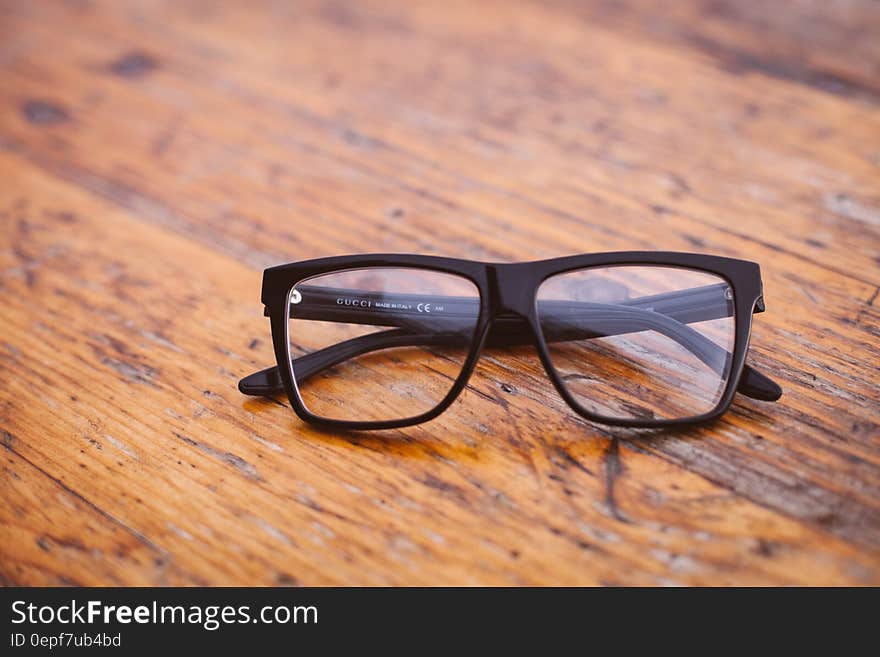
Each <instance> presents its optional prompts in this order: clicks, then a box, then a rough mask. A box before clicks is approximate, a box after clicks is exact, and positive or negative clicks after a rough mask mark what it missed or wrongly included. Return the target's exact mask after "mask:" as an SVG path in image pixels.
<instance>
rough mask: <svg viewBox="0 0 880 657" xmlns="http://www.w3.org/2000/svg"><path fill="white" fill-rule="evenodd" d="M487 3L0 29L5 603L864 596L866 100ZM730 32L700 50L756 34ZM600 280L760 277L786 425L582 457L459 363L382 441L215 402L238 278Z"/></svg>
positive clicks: (102, 17) (672, 44) (8, 24)
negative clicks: (543, 589)
mask: <svg viewBox="0 0 880 657" xmlns="http://www.w3.org/2000/svg"><path fill="white" fill-rule="evenodd" d="M509 5H510V3H506V4H504V5H502V4H501V3H486V4H485V5H481V10H480V11H481V12H482V13H481V14H480V16H481V17H483V18H484V20H473V9H472V7H470V6H466V5H465V4H458V3H453V4H450V5H447V6H444V8H443V10H442V11H440V10H438V9H437V7H436V6H433V7H432V6H430V5H418V6H410V5H407V6H406V7H405V8H403V7H401V6H395V5H385V4H367V3H365V4H363V5H361V4H358V5H352V6H347V7H346V8H340V7H339V6H338V5H336V4H327V3H305V4H302V5H299V6H298V8H297V9H296V11H295V12H293V13H291V12H289V11H288V10H285V9H281V10H278V13H275V14H269V13H265V12H254V11H252V10H251V9H252V7H251V4H250V3H248V4H247V5H245V4H233V3H230V4H224V5H223V6H217V7H215V8H212V9H211V11H208V12H205V11H201V10H199V11H194V10H193V8H192V7H191V6H189V5H178V4H176V3H175V4H172V3H148V4H147V5H144V6H140V7H133V6H122V5H117V4H115V3H96V4H95V5H90V6H85V5H82V6H81V5H66V4H65V5H61V4H57V5H56V4H51V5H49V4H47V5H45V6H41V7H40V8H38V9H37V8H35V7H34V6H31V5H27V4H23V3H20V4H13V5H4V6H3V7H2V9H0V12H2V13H0V35H2V39H0V67H2V71H3V73H2V74H3V79H4V81H5V82H6V84H5V85H2V86H0V98H2V99H3V101H4V102H3V103H0V151H2V153H3V154H2V155H0V179H3V180H4V181H6V182H7V184H5V185H3V186H0V210H2V215H0V220H2V225H3V228H4V235H3V237H2V241H0V248H2V254H0V271H2V272H3V276H2V278H0V285H2V287H0V289H2V290H3V293H4V300H3V302H2V303H0V321H2V323H3V324H2V326H3V332H2V334H0V337H2V340H0V347H2V348H0V371H2V378H3V380H4V392H3V394H2V396H0V421H2V424H0V427H2V429H3V430H4V431H5V432H6V433H5V434H4V435H5V436H8V437H9V438H8V440H6V441H5V442H6V443H7V444H6V452H5V453H4V455H5V456H8V459H9V461H8V462H9V464H10V465H9V466H8V467H7V472H9V473H12V474H14V475H15V476H16V477H19V479H18V480H17V481H21V482H25V483H20V484H18V485H15V486H12V483H11V479H10V482H9V485H10V486H12V488H10V490H11V491H13V496H14V497H15V499H16V500H19V499H20V500H21V502H20V503H18V502H12V503H10V504H9V505H8V507H4V508H3V509H0V514H2V518H3V521H2V523H0V527H2V528H3V529H2V531H4V532H9V533H12V532H13V531H14V532H15V534H14V543H10V544H14V545H15V546H16V547H15V551H14V554H16V555H18V554H21V555H22V556H21V557H17V558H16V559H15V560H13V561H12V562H10V563H11V565H10V566H9V567H8V568H4V569H3V570H0V575H2V576H3V577H4V578H5V579H7V580H9V581H10V582H12V583H28V582H34V583H37V582H43V583H48V582H62V581H65V579H64V578H67V579H69V580H70V581H84V582H87V583H91V582H97V581H103V582H117V581H123V582H126V583H142V582H153V583H167V582H171V583H176V582H187V583H212V584H213V583H267V584H271V583H289V582H297V583H307V584H338V583H365V584H379V583H381V584H385V583H425V584H430V583H499V584H506V583H603V582H604V583H716V584H717V583H843V582H852V583H876V582H877V581H880V577H878V570H880V565H878V561H880V494H878V493H880V483H878V482H880V476H878V474H880V430H878V427H880V395H878V385H877V384H878V378H877V370H876V362H878V361H880V347H878V342H877V336H878V335H880V311H878V309H877V302H876V299H877V292H878V284H880V276H878V268H877V263H878V262H880V239H878V228H877V226H878V222H877V220H876V217H877V216H880V215H878V214H877V213H878V209H877V198H876V189H877V183H878V182H880V177H878V171H877V169H878V163H880V160H878V159H877V154H876V152H875V151H876V143H877V139H876V138H877V136H878V135H880V116H878V111H877V108H876V105H875V103H873V101H872V97H871V94H872V93H873V92H872V91H871V89H870V85H869V84H867V83H866V82H865V81H864V79H863V78H864V76H863V74H862V71H863V69H862V68H860V66H862V65H861V64H858V63H856V64H853V65H852V66H851V67H850V68H846V62H845V60H844V58H838V59H837V60H835V61H832V60H831V59H821V58H818V59H816V58H813V59H811V60H810V62H809V66H808V68H809V70H810V71H814V72H815V71H820V72H821V71H825V72H829V73H828V75H832V73H831V72H833V74H834V75H839V76H841V77H845V78H846V80H848V81H849V82H850V83H851V86H852V93H849V92H847V93H840V90H839V89H827V88H824V87H823V85H822V84H810V83H808V82H810V80H813V81H815V80H816V79H817V78H815V76H814V77H813V78H810V77H809V75H807V74H806V73H805V74H804V75H800V74H799V75H789V76H785V75H773V74H772V73H773V71H772V70H771V71H768V70H763V71H762V70H761V69H760V67H757V69H756V70H754V71H752V72H751V73H749V74H748V75H745V76H744V75H743V74H742V71H741V70H732V69H731V68H730V67H729V66H727V67H726V66H724V65H723V64H724V63H723V62H720V63H719V61H714V60H707V58H706V57H705V52H704V51H702V50H701V49H700V47H699V44H695V43H694V42H693V41H688V40H687V39H684V38H683V37H681V36H680V35H678V34H677V33H676V32H675V31H674V30H673V31H671V33H672V34H673V37H669V36H668V35H667V34H665V33H664V34H661V35H658V34H656V33H649V32H650V31H646V29H645V28H644V26H643V25H641V24H637V25H635V26H634V25H633V22H632V21H631V20H630V18H631V17H632V16H635V15H637V14H635V13H627V12H623V13H622V14H621V15H617V14H607V15H606V18H607V20H604V21H596V22H595V24H584V22H583V21H582V20H581V19H582V18H583V14H582V13H581V12H579V11H577V10H575V9H572V8H571V7H567V6H564V5H555V6H550V7H547V6H542V5H538V4H535V3H517V4H516V11H513V10H509V9H507V8H506V7H508V6H509ZM637 5H638V3H633V5H632V6H633V7H636V6H637ZM698 9H700V8H699V7H697V8H696V9H695V8H694V5H692V4H689V5H687V7H685V8H682V9H678V10H676V13H675V14H674V15H673V16H672V17H671V18H670V20H671V21H673V22H674V21H679V23H681V22H684V21H685V19H686V18H688V17H692V16H694V15H697V14H695V13H694V12H697V13H698V14H699V15H702V13H700V12H702V9H700V11H699V12H698V11H697V10H698ZM645 11H647V10H645ZM603 15H605V14H603ZM644 15H649V13H648V14H638V16H644ZM620 16H623V17H624V18H623V19H621V18H620ZM679 16H680V18H679ZM573 17H579V18H578V20H572V18H573ZM624 19H625V20H624ZM712 20H715V19H712ZM733 22H734V23H736V24H735V25H733V26H731V25H730V23H729V22H727V23H725V22H724V20H722V21H721V23H723V24H725V25H728V28H729V31H728V32H724V35H725V36H724V38H723V39H722V38H721V37H718V36H717V35H716V37H717V38H718V39H719V40H720V41H722V42H723V41H724V39H728V40H730V41H731V42H732V41H733V40H735V39H738V38H739V37H738V36H737V35H738V34H740V32H747V31H748V30H749V29H750V28H748V27H743V25H741V24H739V23H738V22H737V21H733ZM748 22H749V21H746V23H748ZM74 23H75V24H76V26H77V29H76V30H69V29H62V27H66V26H68V25H70V24H74ZM676 24H678V23H676ZM535 26H541V29H540V30H537V31H536V29H535ZM795 28H796V25H795ZM719 29H720V28H719ZM834 29H837V28H829V30H831V31H833V30H834ZM828 38H829V39H830V38H831V37H830V36H829V37H828ZM741 43H744V45H743V47H744V48H751V49H754V48H755V47H756V46H755V44H754V43H749V42H748V40H747V39H745V40H744V41H742V42H741ZM50 44H51V46H50ZM254 44H259V47H254ZM548 44H553V47H552V48H551V47H549V45H548ZM860 47H861V48H862V49H863V51H864V52H869V51H870V46H860ZM866 49H867V50H866ZM791 52H792V51H791V49H790V48H789V49H788V50H786V53H788V54H786V53H781V54H780V53H776V54H774V57H780V58H782V60H783V61H788V60H787V59H786V58H790V57H791V56H792V55H791ZM402 55H404V56H402ZM835 62H836V63H835ZM841 62H842V63H841ZM785 65H786V66H789V64H785ZM823 74H824V73H823ZM817 75H818V74H817ZM804 76H806V77H804ZM795 108H796V110H797V111H796V112H795V111H794V109H795ZM452 217H454V220H450V218H452ZM626 248H673V249H681V250H701V251H709V252H715V253H723V254H728V255H735V256H739V257H746V258H752V259H756V260H758V261H759V262H761V263H762V265H763V269H764V279H765V287H766V297H767V302H768V312H767V313H765V314H763V315H759V316H758V317H756V325H755V331H754V336H753V348H752V356H751V360H752V361H753V362H755V363H757V364H758V365H759V366H761V367H763V368H765V369H769V370H771V371H772V372H773V373H774V375H775V376H776V377H777V378H779V379H780V381H781V382H782V384H783V386H784V388H785V392H786V394H785V396H784V397H783V400H782V401H781V403H779V404H775V405H773V406H768V405H764V404H761V403H759V402H753V401H749V400H738V402H737V404H736V405H735V407H734V409H733V410H732V412H731V413H729V414H728V416H726V418H725V419H724V420H723V421H721V422H719V423H717V424H715V425H713V426H711V427H705V428H701V429H696V430H692V431H687V432H679V433H675V434H666V435H663V434H660V435H653V434H649V435H645V434H644V433H638V432H622V431H610V430H607V429H605V428H603V427H598V426H594V425H590V424H588V423H586V422H583V421H581V420H579V419H577V418H575V417H573V416H572V415H571V414H570V412H569V411H568V409H567V408H566V407H565V406H564V404H563V403H562V402H561V400H559V399H558V397H557V396H556V395H555V393H554V392H553V391H552V390H550V389H549V387H548V385H547V383H546V379H545V376H544V374H543V372H542V371H541V369H540V366H539V364H538V363H537V361H536V359H535V357H534V355H533V354H532V353H531V351H529V350H514V351H509V352H492V353H488V354H486V357H485V358H484V361H483V363H482V364H481V366H480V367H479V369H478V372H477V373H476V375H475V377H474V379H473V381H472V384H471V386H470V389H469V391H468V392H467V393H466V394H465V395H464V396H463V398H462V400H461V401H460V402H459V403H457V404H456V405H455V406H454V407H453V408H452V409H450V411H449V412H447V413H446V414H444V415H443V416H441V418H440V419H438V420H436V421H435V422H432V423H431V424H429V425H425V426H422V427H417V428H414V429H408V430H401V431H395V432H389V433H388V434H378V435H370V434H366V435H358V436H351V435H332V434H327V433H321V432H317V431H314V430H312V429H310V428H308V427H306V426H305V425H303V424H302V423H300V422H299V420H297V419H296V418H295V416H293V414H292V413H291V412H290V410H289V409H288V408H284V407H283V405H282V404H279V403H276V402H275V401H259V400H256V401H255V400H245V399H243V398H241V397H240V396H239V395H238V393H237V391H235V389H234V384H235V381H236V379H237V378H238V377H239V376H241V375H243V374H246V373H248V372H249V371H250V370H251V369H252V368H255V367H263V366H265V365H267V364H269V363H270V362H272V355H271V348H270V344H269V341H268V327H267V326H266V324H265V322H264V321H263V320H262V319H261V317H260V307H259V304H258V303H257V301H258V291H259V271H258V270H259V269H260V268H262V267H263V266H266V265H268V264H275V263H277V262H280V261H285V260H291V259H294V258H300V257H308V256H313V255H325V254H328V253H339V252H358V251H384V250H405V251H422V252H435V253H437V252H439V253H446V254H452V255H464V256H470V257H478V258H492V259H505V260H507V259H528V258H535V257H541V256H547V255H558V254H561V253H566V252H573V251H597V250H611V249H626ZM192 263H198V265H197V266H194V265H193V264H192ZM47 308H49V309H51V311H50V313H49V314H47V313H46V311H45V309H47ZM10 445H13V446H12V447H10ZM7 453H8V454H7ZM59 486H60V487H61V489H62V490H63V491H67V492H65V493H63V495H68V496H69V495H73V496H74V497H76V496H80V497H78V498H76V499H79V500H80V501H79V502H78V503H77V502H74V504H75V505H76V504H79V506H76V508H77V509H82V514H80V513H77V514H72V515H71V516H70V517H65V518H58V519H57V520H56V519H55V518H54V516H53V519H52V523H55V522H58V523H59V524H60V525H61V527H63V528H64V532H63V533H62V534H58V535H59V536H62V537H63V536H68V537H70V536H77V535H90V534H89V533H90V532H92V531H93V529H92V528H98V529H94V533H95V534H96V537H95V538H94V541H93V543H94V546H95V547H94V549H93V550H92V552H90V553H89V554H92V556H91V557H90V556H89V554H87V552H88V551H87V550H78V551H76V552H75V553H72V552H71V551H70V550H63V549H57V550H54V551H50V552H49V553H47V554H46V553H45V550H43V549H42V548H41V547H40V545H39V544H38V540H39V537H41V536H54V535H55V534H52V533H51V532H49V530H48V529H47V527H49V525H48V524H47V523H48V520H46V519H45V518H44V517H43V516H40V515H39V514H36V513H31V511H30V508H31V507H33V506H34V505H35V504H37V500H49V499H51V494H52V493H51V491H54V490H56V489H57V488H58V487H59ZM90 505H91V506H90ZM22 508H24V509H27V510H28V513H27V515H25V516H21V515H19V514H20V512H21V509H22ZM81 515H82V517H80V516H81ZM13 528H15V529H13ZM138 537H143V539H144V540H145V541H146V542H144V541H140V542H139V540H140V539H139V538H138ZM2 538H5V536H0V539H2ZM62 540H66V539H62ZM4 542H5V541H4ZM43 542H44V543H46V541H45V540H44V541H43ZM80 544H82V545H86V546H88V545H91V544H92V543H91V539H90V541H81V543H80ZM117 544H124V545H125V546H127V547H126V550H130V551H131V554H133V555H134V556H130V555H128V556H126V555H122V556H118V558H117V557H115V556H112V555H111V554H110V553H111V552H113V548H111V547H108V546H110V545H114V546H115V545H117ZM78 545H79V544H78ZM38 551H39V552H38ZM32 553H33V554H32ZM114 554H115V553H114ZM126 554H127V553H126ZM108 555H109V556H108ZM157 555H158V556H157ZM157 558H158V559H160V561H161V564H159V565H157V564H156V563H153V562H151V559H152V560H155V559H157ZM89 559H92V560H93V561H94V564H93V565H87V563H88V560H89ZM105 561H106V562H105ZM89 569H90V570H89ZM87 570H88V572H85V571H87ZM126 573H128V574H126Z"/></svg>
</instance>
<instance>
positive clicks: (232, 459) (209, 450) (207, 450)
mask: <svg viewBox="0 0 880 657" xmlns="http://www.w3.org/2000/svg"><path fill="white" fill-rule="evenodd" d="M174 435H175V436H176V437H177V438H178V439H179V440H182V441H183V442H185V443H186V444H187V445H191V446H193V447H195V448H196V449H197V450H199V451H200V452H202V453H203V454H207V455H208V456H210V457H212V458H215V459H219V460H220V461H222V462H223V463H226V464H228V465H231V466H232V467H234V468H235V469H236V470H238V471H239V472H240V473H241V474H243V475H244V476H245V477H247V478H248V479H253V480H254V481H262V477H260V475H259V473H258V472H257V469H256V468H255V467H254V466H253V465H251V464H250V463H248V462H247V461H245V460H244V459H243V458H241V457H240V456H238V455H236V454H233V453H232V452H224V451H223V450H221V449H217V448H216V447H211V445H208V444H206V443H203V442H200V441H198V440H193V439H192V438H189V437H187V436H184V435H182V434H179V433H177V432H174Z"/></svg>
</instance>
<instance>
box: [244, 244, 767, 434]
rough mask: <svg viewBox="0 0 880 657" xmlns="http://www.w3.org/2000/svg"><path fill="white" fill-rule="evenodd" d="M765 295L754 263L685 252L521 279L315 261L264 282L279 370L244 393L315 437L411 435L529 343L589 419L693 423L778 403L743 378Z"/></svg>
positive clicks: (470, 266)
mask: <svg viewBox="0 0 880 657" xmlns="http://www.w3.org/2000/svg"><path fill="white" fill-rule="evenodd" d="M762 294H763V292H762V284H761V273H760V269H759V267H758V265H757V264H755V263H753V262H747V261H744V260H733V259H730V258H720V257H715V256H707V255H696V254H686V253H663V252H627V253H601V254H589V255H577V256H570V257H565V258H556V259H553V260H543V261H540V262H525V263H513V264H489V263H481V262H473V261H468V260H456V259H450V258H440V257H433V256H421V255H400V254H396V255H353V256H339V257H331V258H321V259H318V260H308V261H305V262H298V263H292V264H287V265H281V266H278V267H272V268H270V269H267V270H266V271H265V272H264V273H263V291H262V301H263V304H264V305H265V314H266V315H267V316H268V317H269V318H270V320H271V326H272V341H273V344H274V348H275V356H276V359H277V366H276V367H270V368H268V369H265V370H262V371H260V372H256V373H254V374H251V375H250V376H247V377H245V378H244V379H242V380H241V381H240V382H239V384H238V387H239V390H241V392H243V393H244V394H246V395H262V396H274V395H277V394H279V393H282V392H286V393H287V396H288V398H289V399H290V403H291V405H292V406H293V409H294V411H295V412H296V414H297V415H298V416H299V417H300V418H302V419H303V420H306V421H308V422H312V423H316V424H321V425H325V426H331V427H336V428H344V429H386V428H393V427H402V426H408V425H413V424H418V423H420V422H425V421H427V420H430V419H432V418H434V417H436V416H437V415H439V414H440V413H442V412H443V411H444V410H445V409H446V408H448V407H449V405H450V404H451V403H452V402H453V401H454V400H455V398H456V397H457V396H458V395H459V393H460V392H461V391H462V389H464V387H465V385H466V384H467V381H468V378H469V377H470V375H471V373H472V372H473V369H474V366H475V365H476V363H477V360H478V359H479V356H480V352H481V351H482V349H483V348H484V347H511V346H521V345H530V344H531V345H534V347H535V348H536V349H537V352H538V356H539V357H540V360H541V363H542V364H543V367H544V370H545V371H546V373H547V375H548V376H549V377H550V381H551V382H552V383H553V385H554V386H555V388H556V390H557V391H558V392H559V394H560V395H561V396H562V398H563V399H564V400H565V401H566V402H567V403H568V405H569V406H570V407H571V408H572V409H573V410H574V411H575V412H576V413H577V414H579V415H581V416H583V417H585V418H587V419H588V420H592V421H596V422H600V423H604V424H609V425H616V426H630V427H665V426H676V425H689V424H695V423H699V422H705V421H708V420H713V419H715V418H717V417H719V416H720V415H721V414H723V413H724V412H725V411H726V410H727V409H728V407H729V406H730V403H731V401H732V399H733V396H734V394H735V393H736V392H739V393H742V394H744V395H746V396H747V397H751V398H753V399H760V400H764V401H776V400H777V399H779V397H780V396H781V394H782V390H781V389H780V387H779V386H778V385H777V384H776V383H774V382H773V381H771V380H770V379H769V378H767V377H766V376H764V375H763V374H760V373H759V372H757V371H756V370H754V369H753V368H751V367H750V366H748V365H746V364H745V360H746V351H747V350H748V345H749V333H750V331H751V320H752V314H753V313H757V312H763V310H764V300H763V296H762Z"/></svg>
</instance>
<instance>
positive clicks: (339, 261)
mask: <svg viewBox="0 0 880 657" xmlns="http://www.w3.org/2000/svg"><path fill="white" fill-rule="evenodd" d="M639 265H647V266H661V267H664V266H665V267H674V268H679V269H691V270H697V271H701V272H706V273H709V274H714V275H716V276H718V277H720V278H721V279H723V280H724V281H726V282H727V283H728V284H729V285H730V288H731V289H732V291H733V304H734V323H735V335H734V347H733V352H732V356H731V369H730V376H729V377H728V380H727V383H726V386H725V389H724V392H723V394H722V395H721V398H720V399H719V401H718V402H717V404H716V405H715V407H714V408H713V409H712V410H711V411H709V412H707V413H703V414H701V415H696V416H692V417H688V418H681V419H677V418H674V419H650V418H649V419H640V418H614V417H606V416H602V415H599V414H596V413H592V412H590V411H589V410H587V409H586V408H584V407H583V406H582V405H581V404H580V403H579V402H578V401H577V400H576V399H575V398H574V396H573V395H572V394H571V393H570V392H569V391H568V389H567V388H566V386H565V383H564V382H563V380H562V377H561V376H560V375H559V373H558V372H557V371H556V368H555V367H554V366H553V363H552V361H551V357H550V351H549V348H548V346H547V341H546V339H545V338H544V333H543V331H542V328H541V322H540V319H539V316H538V311H537V293H538V289H539V288H540V286H541V284H542V283H543V282H544V281H545V280H547V279H548V278H550V277H553V276H556V275H559V274H563V273H566V272H572V271H579V270H583V269H589V268H595V267H609V266H639ZM376 267H385V268H388V267H393V268H413V269H420V270H429V271H435V272H442V273H446V274H453V275H457V276H460V277H462V278H464V279H467V280H469V281H470V282H472V283H473V284H474V285H475V286H476V288H477V290H478V291H479V295H480V311H479V316H478V318H477V322H476V326H475V328H474V334H473V335H474V337H473V339H472V341H471V346H470V350H469V352H468V354H467V357H466V358H465V361H464V364H463V365H462V368H461V372H460V373H459V375H458V377H457V378H456V380H455V382H454V383H453V385H452V387H451V388H450V390H449V392H448V393H447V394H446V396H445V397H444V398H443V399H442V400H441V401H440V402H439V403H438V404H437V405H436V406H435V407H434V408H432V409H431V410H429V411H426V412H424V413H421V414H419V415H415V416H412V417H409V418H401V419H394V420H378V421H364V422H360V421H352V420H333V419H331V418H326V417H322V416H319V415H315V414H314V413H312V412H311V411H309V410H308V408H307V407H306V405H305V404H304V403H303V401H302V399H301V397H300V395H299V392H298V390H297V386H296V382H295V379H294V376H293V366H292V358H291V354H290V349H289V335H288V330H289V317H290V315H289V313H290V305H289V304H290V301H289V297H290V294H291V292H292V291H293V289H294V287H295V286H296V285H297V284H299V283H302V282H304V281H305V280H307V279H309V278H313V277H315V276H319V275H322V274H329V273H338V272H342V271H346V270H355V269H368V268H376ZM261 300H262V302H263V304H264V306H265V309H266V314H267V315H268V317H269V319H270V324H271V330H272V342H273V346H274V351H275V358H276V360H277V365H278V375H279V378H280V382H281V384H282V386H283V389H284V391H285V392H286V393H287V397H288V399H289V400H290V404H291V406H292V408H293V410H294V412H295V413H296V414H297V416H299V417H300V418H301V419H302V420H304V421H306V422H310V423H312V424H315V425H319V426H324V427H327V428H333V429H343V430H371V429H393V428H399V427H406V426H412V425H415V424H421V423H423V422H427V421H429V420H432V419H433V418H435V417H437V416H438V415H440V414H441V413H443V412H444V411H445V410H446V409H447V408H449V406H450V405H451V404H452V403H453V402H454V401H455V399H456V398H457V397H458V396H459V395H460V394H461V391H462V390H463V389H464V388H465V386H466V385H467V383H468V380H469V379H470V377H471V374H472V373H473V370H474V368H475V366H476V364H477V361H478V360H479V358H480V354H481V352H482V350H483V348H484V346H485V344H486V340H487V337H488V336H489V334H490V329H491V328H492V326H493V323H496V322H497V320H499V319H510V318H517V319H519V320H520V321H524V322H525V323H526V324H527V326H528V327H529V329H530V331H531V333H532V337H533V344H534V346H535V348H536V350H537V352H538V356H539V358H540V360H541V363H542V365H543V367H544V370H545V372H546V373H547V376H548V377H549V378H550V380H551V381H552V383H553V386H554V387H555V388H556V390H557V391H558V392H559V394H560V395H561V397H562V398H563V399H564V400H565V402H566V403H567V404H568V405H569V407H570V408H571V409H572V410H573V411H575V413H577V414H578V415H580V416H581V417H584V418H586V419H588V420H590V421H592V422H598V423H601V424H605V425H610V426H621V427H634V428H663V427H684V426H689V425H697V424H701V423H705V422H709V421H712V420H715V419H717V418H718V417H720V416H721V415H723V414H724V413H725V412H726V411H727V410H728V408H729V407H730V404H731V403H732V401H733V397H734V395H735V394H736V392H737V389H738V388H739V387H740V383H741V379H742V377H743V371H744V369H747V370H748V373H747V374H748V376H747V379H748V381H747V384H748V388H749V390H750V392H749V393H747V394H748V396H750V397H753V398H756V399H763V400H765V401H775V400H776V399H778V398H779V396H780V395H781V392H782V391H781V389H780V388H779V386H778V385H776V384H775V383H774V382H772V381H771V380H770V379H768V378H767V377H765V376H764V375H762V374H760V373H758V372H756V371H755V370H753V369H752V368H749V367H748V366H746V363H745V361H746V354H747V352H748V347H749V339H750V334H751V323H752V315H753V314H754V313H757V312H763V311H764V301H763V286H762V281H761V272H760V267H759V265H758V264H757V263H754V262H750V261H746V260H737V259H733V258H725V257H721V256H712V255H703V254H696V253H676V252H664V251H625V252H612V253H593V254H583V255H573V256H566V257H561V258H553V259H549V260H540V261H533V262H521V263H487V262H477V261H471V260H462V259H457V258H445V257H440V256H428V255H409V254H365V255H347V256H332V257H326V258H318V259H315V260H306V261H302V262H295V263H290V264H285V265H279V266H276V267H271V268H269V269H266V270H265V271H264V272H263V287H262V294H261ZM266 372H268V370H266V371H264V372H261V373H257V374H256V375H251V377H246V378H245V379H242V381H241V382H240V383H239V389H240V390H241V391H242V392H244V393H245V394H265V393H262V392H260V391H254V390H252V389H249V386H248V380H249V379H253V377H255V376H259V375H261V374H265V373H266Z"/></svg>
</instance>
